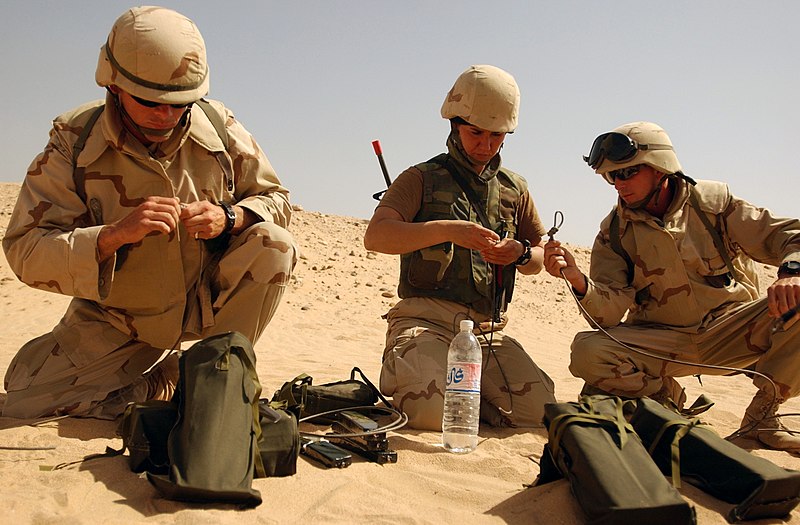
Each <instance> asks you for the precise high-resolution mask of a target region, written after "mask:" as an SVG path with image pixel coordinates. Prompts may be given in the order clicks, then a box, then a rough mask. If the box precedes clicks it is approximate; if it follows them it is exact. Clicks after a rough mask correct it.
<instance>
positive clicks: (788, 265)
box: [778, 261, 800, 276]
mask: <svg viewBox="0 0 800 525" xmlns="http://www.w3.org/2000/svg"><path fill="white" fill-rule="evenodd" d="M778 275H779V276H780V275H800V262H798V261H786V262H785V263H783V264H781V265H780V267H778Z"/></svg>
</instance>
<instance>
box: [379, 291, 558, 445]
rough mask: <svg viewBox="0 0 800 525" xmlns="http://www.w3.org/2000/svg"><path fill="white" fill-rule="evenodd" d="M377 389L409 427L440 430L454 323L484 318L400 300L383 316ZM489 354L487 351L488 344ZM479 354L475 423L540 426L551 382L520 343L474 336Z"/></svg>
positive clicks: (446, 304) (438, 304)
mask: <svg viewBox="0 0 800 525" xmlns="http://www.w3.org/2000/svg"><path fill="white" fill-rule="evenodd" d="M387 317H388V321H389V329H388V332H387V334H386V349H385V350H384V354H383V367H382V368H381V377H380V386H381V392H383V394H384V395H387V396H392V397H393V401H394V404H395V406H396V408H398V409H399V410H402V411H403V412H405V413H406V414H407V415H408V418H409V422H408V425H409V426H410V427H411V428H416V429H425V430H441V429H442V410H443V406H444V389H445V377H446V370H447V351H448V348H449V346H450V341H451V340H452V338H453V337H454V336H455V333H456V332H457V331H458V324H459V321H461V320H462V319H467V318H471V319H473V320H474V321H475V324H476V326H477V325H478V324H479V323H480V322H482V321H484V320H485V319H486V316H485V315H483V314H479V313H478V312H475V311H474V310H470V309H469V308H467V307H465V306H462V305H459V304H456V303H452V302H450V301H443V300H437V299H426V298H410V299H403V300H402V301H400V302H399V303H398V304H397V306H395V307H394V308H392V309H391V310H390V311H389V314H388V316H387ZM490 339H491V345H492V349H493V350H494V352H492V353H490V352H489V340H490ZM478 341H479V342H480V343H481V347H482V349H483V369H482V374H481V419H482V420H483V421H485V422H487V423H489V424H491V425H494V426H516V427H534V426H541V425H542V416H543V414H544V404H545V403H552V402H555V397H554V395H553V381H552V380H551V379H550V378H549V377H548V376H547V374H545V373H544V372H543V371H542V370H541V369H539V367H537V366H536V364H535V363H534V362H533V360H532V359H531V358H530V356H529V355H528V354H527V353H526V352H525V350H524V349H523V348H522V346H520V344H519V343H518V342H517V341H515V340H514V339H512V338H511V337H508V336H506V335H504V334H503V333H502V332H499V331H497V332H494V333H493V334H488V333H487V334H486V336H485V337H484V336H483V335H479V336H478Z"/></svg>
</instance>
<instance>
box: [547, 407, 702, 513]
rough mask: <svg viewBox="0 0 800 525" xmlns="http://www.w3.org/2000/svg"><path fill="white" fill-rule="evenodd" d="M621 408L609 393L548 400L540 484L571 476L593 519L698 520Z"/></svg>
mask: <svg viewBox="0 0 800 525" xmlns="http://www.w3.org/2000/svg"><path fill="white" fill-rule="evenodd" d="M622 408H623V401H622V400H620V399H619V398H616V397H609V396H584V397H583V398H581V402H580V403H547V404H546V405H545V406H544V412H545V416H544V423H545V426H546V427H547V431H548V437H549V440H548V444H547V445H546V446H545V453H544V454H543V455H542V465H541V469H540V475H539V478H538V479H537V481H536V485H542V484H544V483H547V482H550V481H554V480H555V479H560V478H561V477H564V478H566V479H567V480H569V483H570V487H571V489H572V493H573V494H574V495H575V498H576V499H577V500H578V504H579V505H580V507H581V509H583V512H584V514H585V515H586V518H587V523H588V524H590V525H628V524H629V525H641V524H643V523H646V524H648V525H683V524H694V523H696V518H695V512H694V508H692V507H691V506H690V505H689V504H688V503H687V502H686V501H685V500H684V499H683V498H682V497H681V495H680V494H679V493H678V491H677V490H676V489H675V488H674V487H673V486H672V485H670V484H669V482H667V480H666V478H665V477H664V475H663V474H662V473H661V471H660V470H659V469H658V467H657V466H656V465H655V463H654V462H653V460H652V459H651V458H650V455H649V454H648V453H647V450H646V449H645V448H644V446H643V445H642V443H641V441H640V440H639V437H638V436H637V435H636V433H635V432H634V431H633V428H632V427H631V426H630V424H628V423H627V422H626V421H625V418H624V416H623V413H622Z"/></svg>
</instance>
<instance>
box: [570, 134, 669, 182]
mask: <svg viewBox="0 0 800 525" xmlns="http://www.w3.org/2000/svg"><path fill="white" fill-rule="evenodd" d="M653 149H672V146H670V145H668V144H639V143H638V142H636V141H635V140H633V139H632V138H630V137H629V136H627V135H625V134H624V133H619V132H617V131H611V132H609V133H603V134H602V135H600V136H599V137H597V138H596V139H594V143H593V144H592V149H591V150H589V155H588V156H584V157H583V160H584V162H586V163H587V164H589V166H591V167H592V169H597V167H598V166H599V165H600V164H602V162H603V160H604V159H608V160H610V161H611V162H625V161H626V160H630V159H632V158H633V156H634V155H636V153H638V152H639V150H653ZM623 180H624V179H623Z"/></svg>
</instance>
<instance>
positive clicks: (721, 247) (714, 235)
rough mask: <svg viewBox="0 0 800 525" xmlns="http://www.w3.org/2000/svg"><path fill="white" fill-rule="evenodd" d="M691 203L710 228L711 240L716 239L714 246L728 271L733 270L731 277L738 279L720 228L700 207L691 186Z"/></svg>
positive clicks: (708, 228)
mask: <svg viewBox="0 0 800 525" xmlns="http://www.w3.org/2000/svg"><path fill="white" fill-rule="evenodd" d="M689 203H690V204H691V205H692V208H694V211H696V212H697V215H698V217H700V220H701V221H702V222H703V225H704V226H705V227H706V230H708V233H709V235H711V240H713V241H714V246H716V248H717V251H718V252H719V255H720V257H722V260H724V261H725V266H727V267H728V271H729V272H731V279H733V280H736V270H735V269H734V267H733V261H731V257H730V255H729V254H728V250H727V249H726V248H725V243H724V241H723V240H722V235H720V233H719V230H717V228H716V227H714V226H713V225H712V224H711V221H710V220H708V216H707V215H706V214H705V212H704V211H703V210H701V209H700V204H699V203H698V202H697V196H696V195H695V193H694V190H693V189H692V188H691V187H689Z"/></svg>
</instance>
